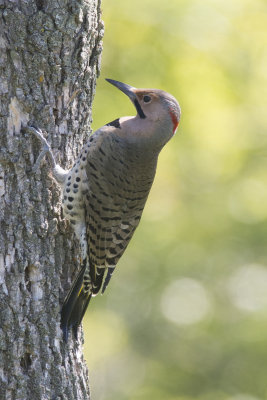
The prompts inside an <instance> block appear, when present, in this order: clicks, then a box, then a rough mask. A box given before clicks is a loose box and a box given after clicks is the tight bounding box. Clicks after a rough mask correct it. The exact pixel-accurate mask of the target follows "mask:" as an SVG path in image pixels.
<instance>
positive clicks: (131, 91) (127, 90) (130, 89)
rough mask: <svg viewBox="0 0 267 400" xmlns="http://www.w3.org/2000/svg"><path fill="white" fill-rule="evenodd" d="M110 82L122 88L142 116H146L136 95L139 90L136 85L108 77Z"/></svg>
mask: <svg viewBox="0 0 267 400" xmlns="http://www.w3.org/2000/svg"><path fill="white" fill-rule="evenodd" d="M106 81H108V82H109V83H111V84H112V85H114V86H116V88H118V89H120V90H121V91H122V92H123V93H125V94H126V95H127V96H128V97H129V98H130V99H131V101H132V102H133V104H134V105H135V108H136V111H137V113H138V115H139V117H140V118H146V116H145V114H144V112H143V110H142V108H141V106H140V104H139V102H138V99H137V96H136V93H135V91H136V90H137V89H136V88H135V87H133V86H130V85H127V84H126V83H122V82H119V81H114V80H113V79H106Z"/></svg>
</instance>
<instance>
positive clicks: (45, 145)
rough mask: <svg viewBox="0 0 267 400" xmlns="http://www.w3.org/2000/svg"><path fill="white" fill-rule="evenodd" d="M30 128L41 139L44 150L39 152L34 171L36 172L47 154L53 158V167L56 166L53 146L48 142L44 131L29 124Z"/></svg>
mask: <svg viewBox="0 0 267 400" xmlns="http://www.w3.org/2000/svg"><path fill="white" fill-rule="evenodd" d="M28 130H29V132H31V133H32V134H33V135H34V136H35V137H37V139H39V140H40V142H41V143H42V147H43V148H42V151H41V153H40V154H39V156H38V158H37V160H36V162H35V164H34V166H33V167H32V171H33V172H36V171H37V169H39V167H40V164H41V161H42V160H43V158H44V157H45V156H46V154H48V155H49V158H50V160H51V163H52V167H53V168H54V167H55V165H56V163H55V159H54V156H53V153H52V150H51V146H50V144H49V143H48V142H47V140H46V138H45V137H44V135H43V132H42V131H41V129H39V128H37V129H36V128H34V127H33V126H28Z"/></svg>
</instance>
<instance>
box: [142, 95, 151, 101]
mask: <svg viewBox="0 0 267 400" xmlns="http://www.w3.org/2000/svg"><path fill="white" fill-rule="evenodd" d="M143 100H144V103H149V102H150V101H151V97H150V96H147V95H145V96H144V97H143Z"/></svg>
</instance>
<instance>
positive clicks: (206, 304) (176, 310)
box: [161, 278, 210, 325]
mask: <svg viewBox="0 0 267 400" xmlns="http://www.w3.org/2000/svg"><path fill="white" fill-rule="evenodd" d="M161 309H162V313H163V315H164V316H165V317H166V318H167V319H168V320H170V321H172V322H174V323H176V324H179V325H180V324H181V325H188V324H195V323H197V322H199V321H201V320H202V319H203V318H205V317H206V315H207V313H208V312H209V310H210V300H209V298H208V295H207V292H206V290H205V288H204V287H203V286H202V285H201V284H200V283H199V282H197V281H196V280H194V279H189V278H182V279H179V280H176V281H175V282H173V283H171V284H170V285H169V286H167V288H166V289H165V290H164V292H163V295H162V298H161Z"/></svg>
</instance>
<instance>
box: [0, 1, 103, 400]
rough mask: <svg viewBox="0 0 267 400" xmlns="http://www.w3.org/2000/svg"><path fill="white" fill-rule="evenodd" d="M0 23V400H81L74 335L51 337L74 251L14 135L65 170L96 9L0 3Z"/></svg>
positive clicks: (96, 29) (56, 200) (83, 93)
mask: <svg viewBox="0 0 267 400" xmlns="http://www.w3.org/2000/svg"><path fill="white" fill-rule="evenodd" d="M0 16H1V17H0V99H1V103H0V132H1V136H0V221H1V225H0V398H1V399H8V400H9V399H12V400H13V399H17V400H27V399H31V400H38V399H45V400H46V399H47V400H51V399H68V400H72V399H75V400H76V399H83V400H84V399H89V398H90V395H89V384H88V372H87V368H86V365H85V362H84V359H83V356H82V340H83V339H82V333H81V330H80V331H79V335H78V340H77V341H75V340H73V338H72V336H70V339H69V342H68V344H65V343H64V342H63V338H62V332H61V329H60V308H61V305H62V302H63V299H64V297H65V295H66V293H67V290H68V288H69V287H70V283H71V280H72V279H73V276H74V274H75V269H76V268H77V267H78V265H79V252H78V246H77V242H76V241H75V240H74V238H73V232H72V231H71V229H70V228H69V226H68V224H67V223H66V221H65V220H63V219H62V216H61V208H60V191H59V187H58V186H57V184H56V183H55V181H54V180H53V179H52V177H51V175H49V167H48V165H47V164H46V163H43V164H42V167H41V168H40V171H37V173H35V174H34V173H33V172H32V166H33V164H34V161H35V160H36V158H37V156H38V153H39V151H40V143H39V142H38V140H36V138H34V137H33V136H31V135H30V134H27V133H26V131H25V129H24V127H25V126H26V125H27V123H29V122H30V123H34V124H35V126H38V127H40V128H41V129H44V130H46V131H47V132H48V134H47V138H48V141H49V142H50V143H51V144H52V148H53V151H54V154H55V156H56V159H57V160H58V161H59V163H60V164H61V166H62V167H65V168H68V167H70V165H71V164H72V160H73V159H74V158H75V157H77V154H78V152H79V150H80V149H81V146H82V144H83V143H84V141H85V140H86V137H87V136H88V133H89V130H90V122H91V105H92V99H93V94H94V91H95V83H96V77H97V75H98V74H99V62H100V53H101V50H102V45H101V39H102V36H103V25H102V22H101V18H100V1H99V0H68V1H67V0H57V1H53V0H46V1H44V0H0Z"/></svg>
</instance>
